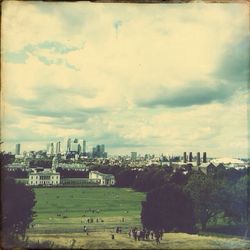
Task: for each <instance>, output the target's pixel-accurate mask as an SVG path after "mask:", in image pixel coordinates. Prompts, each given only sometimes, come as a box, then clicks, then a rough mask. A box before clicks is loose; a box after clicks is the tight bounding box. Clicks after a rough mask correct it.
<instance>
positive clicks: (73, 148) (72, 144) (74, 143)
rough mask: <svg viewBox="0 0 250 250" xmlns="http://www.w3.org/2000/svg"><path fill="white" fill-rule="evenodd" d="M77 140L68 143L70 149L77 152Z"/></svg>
mask: <svg viewBox="0 0 250 250" xmlns="http://www.w3.org/2000/svg"><path fill="white" fill-rule="evenodd" d="M78 149H79V148H78V142H73V143H71V145H70V151H74V152H78Z"/></svg>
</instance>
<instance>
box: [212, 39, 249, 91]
mask: <svg viewBox="0 0 250 250" xmlns="http://www.w3.org/2000/svg"><path fill="white" fill-rule="evenodd" d="M249 49H250V46H249V36H247V37H245V38H244V39H242V40H240V41H239V42H238V43H236V44H234V45H232V46H231V47H229V48H228V49H227V50H226V51H225V52H224V55H223V56H222V58H221V61H220V67H218V69H217V70H216V71H215V72H214V76H215V77H217V78H219V79H221V80H225V81H227V82H228V83H229V84H231V85H234V86H235V88H244V87H246V82H247V81H248V80H249V59H250V58H249V52H250V50H249Z"/></svg>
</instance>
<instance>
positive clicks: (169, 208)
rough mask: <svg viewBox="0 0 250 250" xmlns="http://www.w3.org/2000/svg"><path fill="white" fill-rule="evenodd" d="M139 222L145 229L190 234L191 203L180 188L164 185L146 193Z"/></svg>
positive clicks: (192, 220)
mask: <svg viewBox="0 0 250 250" xmlns="http://www.w3.org/2000/svg"><path fill="white" fill-rule="evenodd" d="M141 221H142V224H143V226H144V227H145V228H147V229H153V230H161V229H164V231H166V232H169V231H172V230H175V231H179V232H189V233H191V232H193V231H194V225H195V219H194V214H193V207H192V202H191V200H190V198H189V197H188V195H187V194H185V193H184V192H183V191H182V190H181V188H180V187H178V186H176V185H174V184H167V185H164V186H162V187H160V188H156V189H154V190H152V191H150V192H149V193H147V196H146V201H143V202H142V212H141Z"/></svg>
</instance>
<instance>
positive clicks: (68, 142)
mask: <svg viewBox="0 0 250 250" xmlns="http://www.w3.org/2000/svg"><path fill="white" fill-rule="evenodd" d="M69 151H71V139H70V138H69V139H68V140H67V152H69Z"/></svg>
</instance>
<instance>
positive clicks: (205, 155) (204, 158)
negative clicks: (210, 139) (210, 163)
mask: <svg viewBox="0 0 250 250" xmlns="http://www.w3.org/2000/svg"><path fill="white" fill-rule="evenodd" d="M202 159H203V163H207V152H203V158H202Z"/></svg>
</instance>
